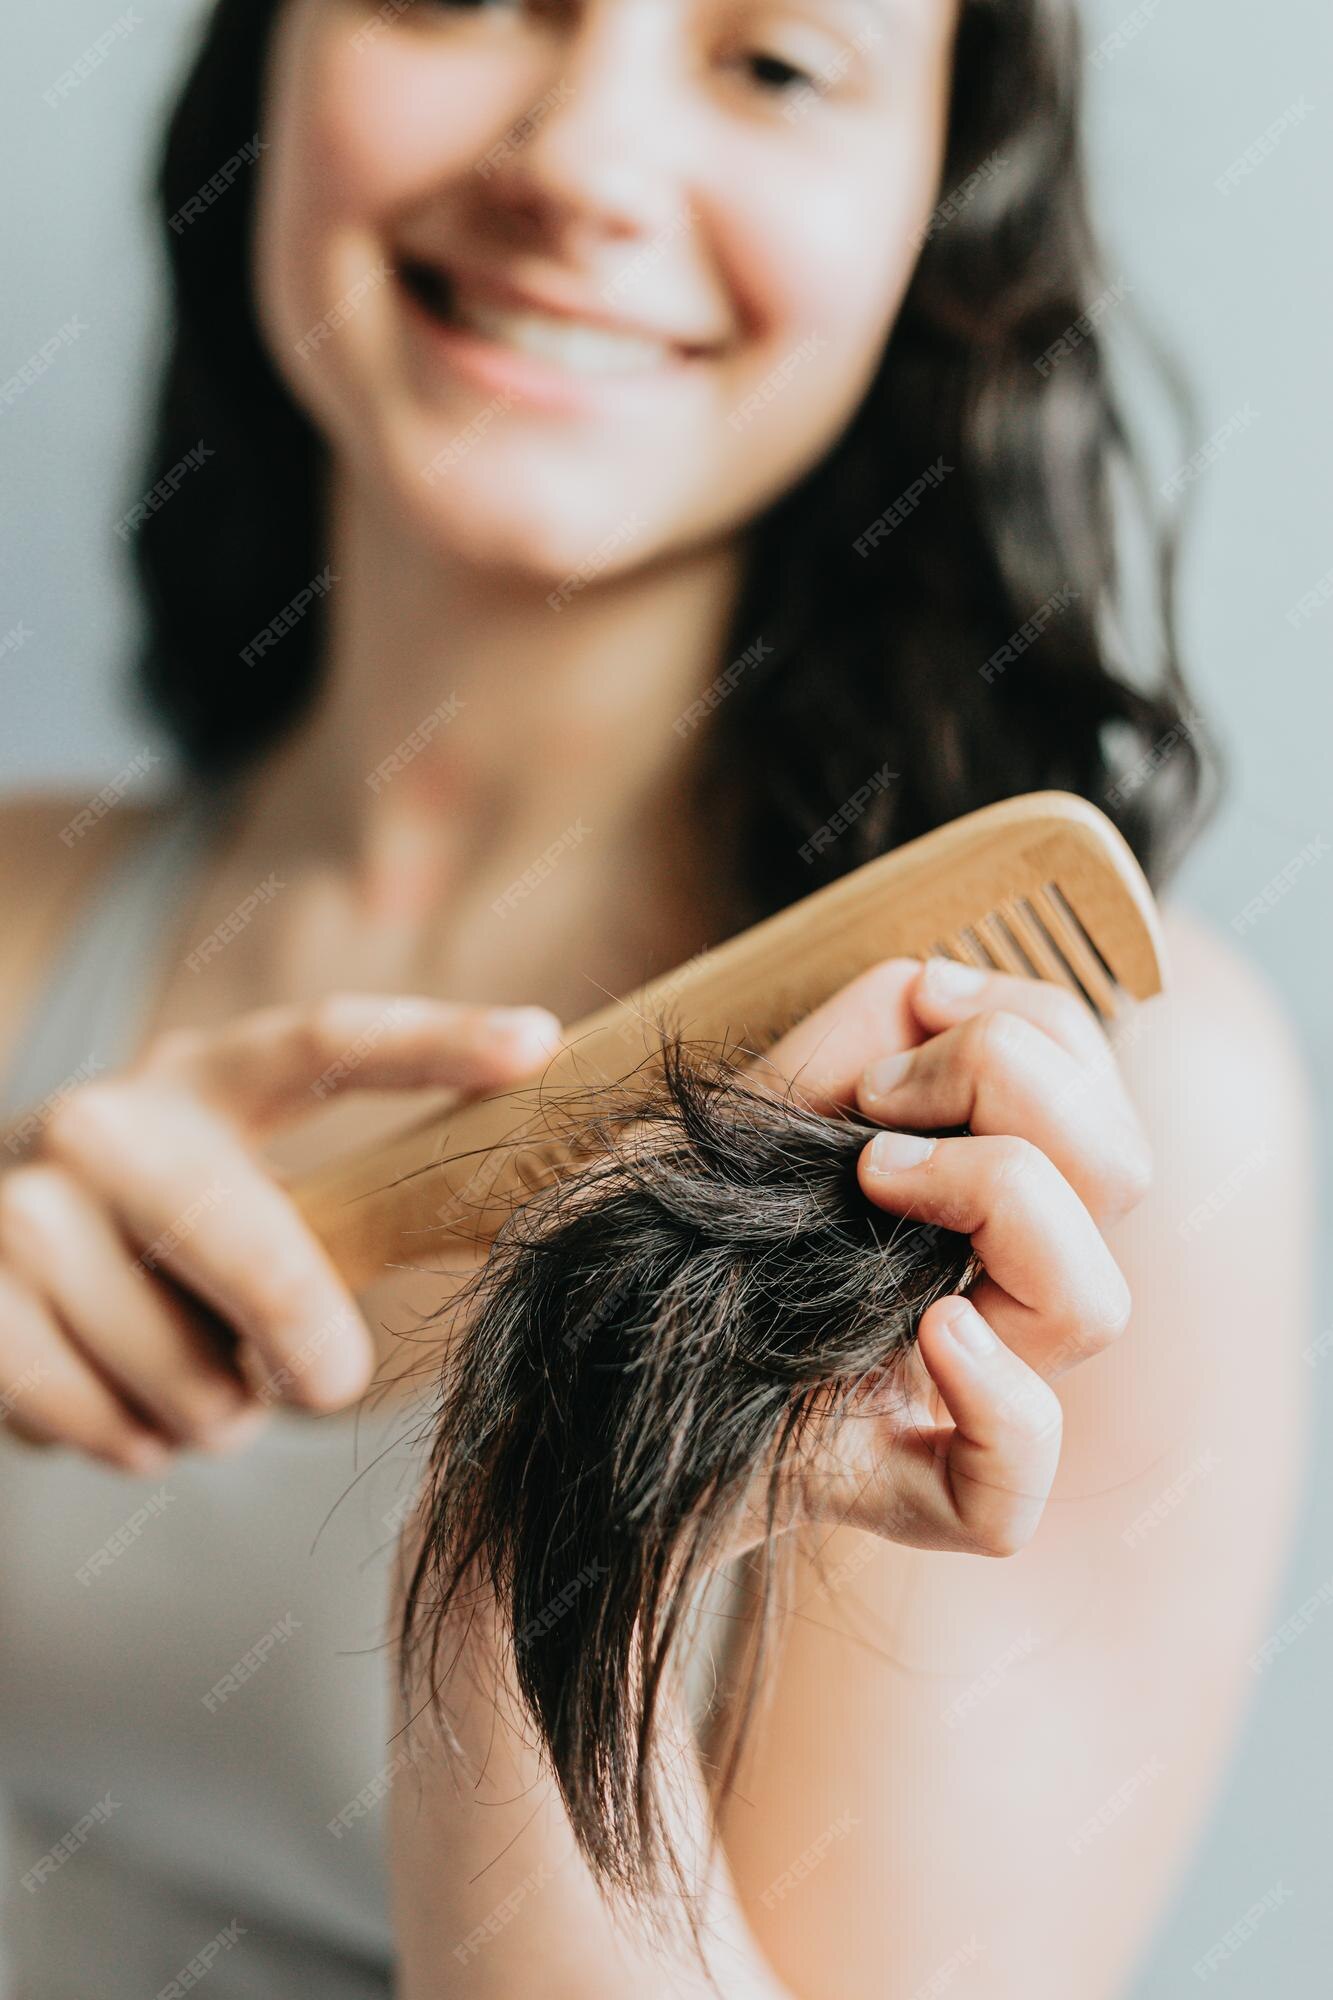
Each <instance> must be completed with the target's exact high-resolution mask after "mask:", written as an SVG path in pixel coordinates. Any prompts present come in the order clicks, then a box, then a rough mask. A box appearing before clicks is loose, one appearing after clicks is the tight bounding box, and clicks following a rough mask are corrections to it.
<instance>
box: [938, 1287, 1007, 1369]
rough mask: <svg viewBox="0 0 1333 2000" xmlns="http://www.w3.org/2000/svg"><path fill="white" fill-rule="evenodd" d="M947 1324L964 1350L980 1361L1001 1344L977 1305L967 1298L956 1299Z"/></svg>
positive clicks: (946, 1321)
mask: <svg viewBox="0 0 1333 2000" xmlns="http://www.w3.org/2000/svg"><path fill="white" fill-rule="evenodd" d="M945 1324H946V1326H947V1327H948V1329H949V1332H950V1333H951V1334H952V1335H953V1337H954V1339H955V1340H956V1341H957V1343H958V1345H959V1346H960V1347H961V1348H962V1349H963V1350H964V1352H965V1353H968V1354H971V1355H973V1356H975V1358H976V1359H977V1360H978V1361H980V1360H982V1359H983V1358H984V1357H985V1356H986V1355H988V1354H993V1353H994V1352H995V1350H996V1348H997V1347H998V1346H999V1344H1000V1343H999V1341H998V1340H997V1339H996V1338H995V1335H994V1334H993V1333H992V1332H991V1330H990V1328H989V1327H988V1326H987V1324H986V1322H985V1320H984V1319H983V1318H982V1317H981V1314H980V1313H979V1312H978V1311H977V1309H976V1307H975V1306H973V1305H969V1304H968V1302H967V1300H966V1299H955V1300H954V1302H953V1305H952V1307H951V1308H950V1310H949V1313H948V1315H947V1318H946V1320H945Z"/></svg>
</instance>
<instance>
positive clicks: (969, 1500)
mask: <svg viewBox="0 0 1333 2000" xmlns="http://www.w3.org/2000/svg"><path fill="white" fill-rule="evenodd" d="M917 1342H918V1345H919V1347H920V1350H921V1356H922V1359H923V1361H924V1362H925V1364H926V1367H927V1369H928V1370H929V1371H930V1374H931V1377H932V1379H933V1380H934V1382H935V1384H936V1386H937V1387H938V1389H939V1392H940V1395H941V1397H942V1399H943V1402H944V1405H945V1408H946V1409H947V1411H948V1413H949V1416H950V1417H951V1418H952V1420H953V1429H952V1431H948V1430H947V1429H942V1430H940V1431H937V1432H935V1433H934V1434H933V1435H926V1436H922V1437H914V1436H912V1435H910V1434H908V1435H905V1436H904V1437H903V1439H902V1440H901V1443H900V1445H896V1446H895V1447H894V1452H893V1460H894V1464H893V1471H894V1474H895V1479H896V1483H897V1485H898V1486H899V1489H900V1492H901V1496H902V1499H903V1500H904V1501H905V1502H906V1503H907V1518H908V1519H909V1520H911V1519H915V1520H916V1521H917V1522H918V1524H919V1526H918V1528H917V1529H916V1530H914V1531H910V1539H911V1540H912V1541H913V1542H914V1543H915V1544H916V1545H917V1546H919V1547H922V1546H924V1547H932V1548H954V1549H960V1550H966V1551H968V1552H970V1553H971V1554H974V1555H989V1556H1008V1555H1013V1554H1015V1553H1016V1552H1017V1551H1018V1550H1019V1549H1021V1548H1024V1547H1025V1546H1026V1545H1027V1543H1028V1542H1029V1541H1030V1540H1031V1538H1032V1535H1033V1533H1034V1531H1035V1529H1036V1527H1037V1523H1038V1522H1039V1521H1040V1519H1041V1516H1042V1511H1043V1509H1044V1508H1045V1505H1046V1501H1047V1499H1048V1498H1049V1497H1050V1491H1051V1487H1052V1484H1053V1483H1054V1480H1055V1473H1056V1468H1057V1466H1058V1464H1059V1460H1060V1438H1061V1429H1062V1412H1061V1407H1060V1399H1059V1397H1058V1396H1057V1395H1056V1393H1055V1391H1054V1390H1053V1389H1052V1388H1051V1387H1050V1386H1049V1385H1048V1384H1047V1383H1046V1382H1044V1381H1043V1380H1042V1378H1041V1377H1040V1375H1038V1374H1036V1373H1035V1372H1034V1371H1033V1370H1032V1369H1031V1368H1029V1367H1027V1366H1026V1364H1025V1363H1024V1362H1023V1361H1021V1360H1020V1359H1019V1357H1018V1356H1017V1355H1016V1354H1014V1353H1012V1352H1011V1351H1010V1350H1009V1348H1007V1347H1006V1346H1005V1344H1004V1342H1003V1341H1001V1340H998V1339H997V1338H996V1336H995V1333H994V1332H993V1330H992V1329H991V1328H990V1327H989V1326H987V1324H986V1322H985V1320H984V1319H983V1318H982V1316H981V1314H980V1313H978V1312H977V1311H976V1309H975V1307H974V1306H972V1305H971V1304H970V1303H969V1302H968V1301H967V1300H966V1299H964V1298H960V1297H958V1296H956V1295H955V1296H954V1297H951V1298H948V1299H942V1300H938V1301H937V1302H936V1303H935V1304H934V1305H932V1306H931V1307H930V1308H929V1310H928V1311H927V1312H925V1313H923V1314H922V1317H921V1323H920V1326H919V1328H918V1331H917Z"/></svg>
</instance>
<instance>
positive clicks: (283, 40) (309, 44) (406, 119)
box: [257, 4, 526, 372]
mask: <svg viewBox="0 0 1333 2000" xmlns="http://www.w3.org/2000/svg"><path fill="white" fill-rule="evenodd" d="M371 18H372V19H373V18H374V17H373V16H372V17H371ZM355 19H356V20H357V21H360V22H361V24H362V25H361V27H360V28H358V27H357V26H355V25H349V24H348V22H347V21H346V20H345V19H344V20H341V21H340V20H339V19H338V17H337V16H336V15H333V16H328V15H326V14H325V13H324V10H323V8H322V7H315V6H312V5H302V4H298V5H297V6H295V7H294V8H293V9H292V12H291V14H290V15H289V16H287V17H286V20H285V22H284V24H283V26H282V27H280V29H279V31H278V35H277V38H276V40H275V44H274V48H273V54H272V61H271V67H270V85H269V90H270V97H269V104H268V107H267V112H266V117H267V123H268V128H269V130H270V131H272V132H273V133H274V135H275V136H274V139H273V140H272V142H271V149H270V151H269V152H268V153H267V154H266V155H265V175H264V183H263V186H262V190H261V201H260V216H259V230H258V244H257V255H258V267H257V276H258V281H259V287H260V297H261V302H262V313H263V317H264V320H265V323H266V325H267V326H268V328H269V330H270V332H271V334H272V335H274V336H276V338H277V340H278V341H279V342H281V343H282V344H284V345H286V346H287V347H290V346H292V345H293V344H294V343H295V342H297V341H299V340H300V339H301V338H302V337H303V335H304V334H305V332H307V331H308V329H309V328H310V326H311V325H312V324H313V323H314V322H316V321H317V320H318V319H319V318H320V317H321V316H322V315H323V314H326V313H327V312H328V311H329V310H330V308H331V307H332V306H335V305H336V304H337V302H338V301H339V300H340V299H341V298H342V297H343V296H344V294H345V292H346V291H347V289H348V288H349V286H354V285H355V284H356V283H357V281H358V279H360V278H362V277H364V274H365V271H366V269H367V268H368V267H371V266H372V265H375V266H377V265H378V261H379V257H380V255H381V253H382V246H383V240H384V232H385V230H386V228H387V227H389V226H391V224H392V222H393V221H394V219H395V218H396V217H397V216H398V215H399V214H401V213H402V212H404V211H405V210H407V209H409V208H411V207H413V206H415V205H417V204H419V203H420V202H422V201H423V200H426V199H428V198H430V197H431V196H432V195H434V194H436V193H437V192H439V191H441V190H443V189H444V188H446V187H447V188H449V189H450V190H451V193H456V191H457V190H458V189H460V188H462V189H467V188H469V187H470V186H472V184H473V175H474V173H475V163H476V162H477V160H478V159H480V158H481V157H482V156H483V154H484V153H485V150H486V148H487V146H488V145H490V144H491V143H492V142H493V140H494V137H495V134H496V131H497V130H503V129H504V124H505V116H506V109H507V107H508V106H510V104H511V102H512V103H513V104H514V105H515V107H516V108H515V110H514V115H515V116H517V115H518V108H521V104H522V102H524V101H526V100H524V98H523V91H524V89H525V88H526V83H525V79H524V77H523V76H522V75H520V76H517V77H516V76H515V75H514V71H513V66H512V65H510V67H509V69H508V71H507V73H506V75H505V76H504V78H500V77H499V76H497V75H496V74H495V73H494V64H493V62H492V63H479V62H477V61H476V60H475V59H474V60H472V61H466V60H463V61H460V60H459V58H458V56H457V55H456V54H450V55H449V57H448V58H447V59H445V58H444V57H442V56H438V55H432V54H431V53H430V52H429V51H428V50H423V47H422V45H421V43H419V42H418V41H416V40H415V39H414V38H411V37H405V36H402V35H398V36H394V35H389V34H386V35H383V36H380V37H372V38H371V39H370V40H368V41H363V42H358V40H357V35H358V33H360V32H364V19H363V17H362V16H361V15H360V13H359V12H358V14H357V15H356V17H355ZM475 184H476V186H477V187H478V188H480V187H481V186H482V182H481V180H480V177H479V176H478V177H477V179H476V183H475ZM359 317H361V315H360V313H359V312H358V318H359ZM374 319H375V316H374V315H373V314H368V315H366V321H367V323H366V327H365V328H364V329H363V330H362V331H363V340H362V342H358V341H357V340H356V339H355V338H354V337H352V336H351V334H350V329H348V328H344V329H342V331H341V332H340V338H339V340H338V343H337V346H338V348H339V349H342V348H343V347H349V348H351V347H355V346H357V345H363V344H364V336H365V335H366V334H368V333H369V331H370V329H371V327H372V326H373V324H374ZM343 335H346V336H347V337H346V338H344V337H343ZM331 360H332V356H331V355H330V356H325V357H322V360H321V371H316V372H322V370H323V368H324V366H325V364H326V363H331Z"/></svg>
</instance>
